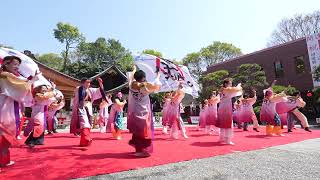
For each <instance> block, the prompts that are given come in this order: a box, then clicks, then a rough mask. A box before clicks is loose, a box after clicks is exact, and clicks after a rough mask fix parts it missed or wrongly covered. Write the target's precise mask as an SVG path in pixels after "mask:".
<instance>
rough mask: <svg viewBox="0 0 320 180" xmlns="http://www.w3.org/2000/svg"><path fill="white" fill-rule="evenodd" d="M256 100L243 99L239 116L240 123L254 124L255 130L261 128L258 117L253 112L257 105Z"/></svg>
mask: <svg viewBox="0 0 320 180" xmlns="http://www.w3.org/2000/svg"><path fill="white" fill-rule="evenodd" d="M256 99H257V98H256V97H254V98H248V99H242V101H241V111H240V113H239V116H238V119H239V123H246V122H253V128H258V127H259V124H258V120H257V117H256V115H255V113H254V111H253V105H254V103H256Z"/></svg>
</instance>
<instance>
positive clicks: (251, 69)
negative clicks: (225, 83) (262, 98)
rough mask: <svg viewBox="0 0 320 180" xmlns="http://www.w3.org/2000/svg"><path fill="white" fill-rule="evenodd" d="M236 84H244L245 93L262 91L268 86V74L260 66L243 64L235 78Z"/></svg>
mask: <svg viewBox="0 0 320 180" xmlns="http://www.w3.org/2000/svg"><path fill="white" fill-rule="evenodd" d="M233 81H234V84H238V83H242V87H243V89H244V90H245V91H250V90H256V91H258V90H262V89H263V88H264V87H265V86H267V85H268V83H267V78H266V73H265V72H264V71H263V70H262V67H261V66H260V65H258V64H242V65H240V66H239V67H238V69H237V74H235V75H234V76H233Z"/></svg>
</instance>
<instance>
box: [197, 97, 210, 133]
mask: <svg viewBox="0 0 320 180" xmlns="http://www.w3.org/2000/svg"><path fill="white" fill-rule="evenodd" d="M208 106H209V101H208V100H207V99H206V100H204V101H203V104H202V107H201V111H200V114H199V126H198V130H200V129H204V128H206V121H207V120H206V119H207V115H208Z"/></svg>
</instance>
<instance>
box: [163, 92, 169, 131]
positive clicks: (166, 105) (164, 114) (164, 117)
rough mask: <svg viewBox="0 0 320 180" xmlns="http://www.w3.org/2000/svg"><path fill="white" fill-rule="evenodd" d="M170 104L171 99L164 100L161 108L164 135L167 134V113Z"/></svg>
mask: <svg viewBox="0 0 320 180" xmlns="http://www.w3.org/2000/svg"><path fill="white" fill-rule="evenodd" d="M170 103H171V98H165V101H164V104H163V108H162V126H163V130H162V132H163V133H164V134H167V133H168V124H169V119H168V115H167V111H168V108H169V106H170Z"/></svg>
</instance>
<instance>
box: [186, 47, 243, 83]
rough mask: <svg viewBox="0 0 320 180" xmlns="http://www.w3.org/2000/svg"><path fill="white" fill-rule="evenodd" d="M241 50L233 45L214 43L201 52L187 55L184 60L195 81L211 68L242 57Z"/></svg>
mask: <svg viewBox="0 0 320 180" xmlns="http://www.w3.org/2000/svg"><path fill="white" fill-rule="evenodd" d="M241 54H242V53H241V50H240V49H239V48H237V47H235V46H234V45H233V44H230V43H224V42H219V41H214V42H213V43H212V44H210V45H208V46H207V47H204V48H202V49H201V50H200V51H199V52H194V53H190V54H187V56H186V57H184V58H183V64H184V65H186V66H187V67H188V68H189V69H190V71H191V73H192V75H193V76H194V78H195V79H197V80H199V79H200V78H201V75H202V74H203V72H205V71H206V69H207V68H208V67H209V66H212V65H214V64H216V63H220V62H223V61H226V60H228V59H231V58H235V57H237V56H239V55H241Z"/></svg>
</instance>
